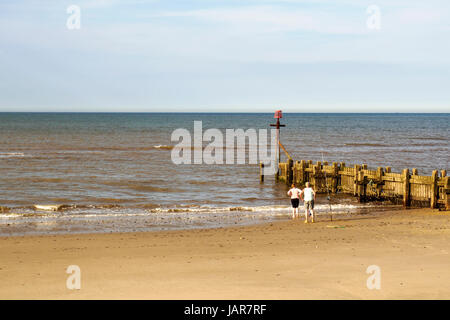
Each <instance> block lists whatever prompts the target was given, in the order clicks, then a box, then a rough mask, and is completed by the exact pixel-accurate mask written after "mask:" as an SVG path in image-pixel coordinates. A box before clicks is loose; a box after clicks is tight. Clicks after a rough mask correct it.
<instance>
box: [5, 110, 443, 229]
mask: <svg viewBox="0 0 450 320" xmlns="http://www.w3.org/2000/svg"><path fill="white" fill-rule="evenodd" d="M193 121H202V122H203V130H206V129H208V128H218V129H221V130H224V129H226V128H230V129H237V128H242V129H247V128H255V129H263V128H266V129H267V128H269V126H268V125H269V123H273V122H274V119H273V114H253V113H252V114H248V113H246V114H216V113H214V114H213V113H209V114H201V113H178V114H177V113H175V114H172V113H170V114H169V113H143V114H135V113H133V114H130V113H0V137H1V138H0V172H1V179H0V205H1V206H6V207H9V208H10V211H9V212H8V213H3V214H1V215H0V235H13V234H24V233H47V232H50V233H64V232H93V231H94V232H95V231H98V232H111V231H133V230H154V229H165V228H190V227H205V226H207V227H208V226H213V227H214V226H223V225H228V224H244V223H251V222H254V221H261V220H271V219H284V218H288V217H289V209H288V205H289V203H288V199H287V198H286V196H285V194H286V188H285V186H283V185H277V184H275V183H274V182H273V178H266V182H265V183H264V184H260V183H259V180H258V172H259V169H258V167H257V166H256V165H174V164H173V163H172V161H171V150H170V147H171V146H173V145H174V144H176V143H175V142H171V141H170V137H171V133H172V132H173V130H175V129H176V128H186V129H188V130H189V131H191V132H193ZM282 122H283V123H284V124H286V128H283V129H282V133H281V139H282V142H283V144H284V145H285V146H286V148H287V149H288V150H289V152H290V153H291V155H292V156H293V158H294V159H295V160H300V159H306V160H309V159H311V160H313V161H323V160H325V161H329V162H333V161H337V162H342V161H343V162H346V163H347V164H357V163H359V164H362V163H367V164H368V165H369V167H374V168H375V167H377V166H387V165H390V166H392V168H393V171H401V170H402V169H404V168H410V169H411V168H417V169H418V170H419V173H420V174H426V175H430V174H431V172H432V170H434V169H439V170H440V169H447V170H448V169H449V154H450V143H449V142H450V114H285V115H284V118H283V119H282ZM35 204H64V205H66V207H65V209H64V210H62V211H59V212H56V213H49V212H42V211H38V210H35V209H34V208H33V205H35ZM358 206H359V205H358V204H356V203H355V201H354V200H353V199H349V198H344V197H335V198H334V202H333V203H332V207H331V209H332V210H334V211H336V212H338V211H346V212H349V211H350V212H351V211H352V210H357V209H360V208H359V207H358ZM329 210H330V206H329V205H328V202H327V201H326V200H325V199H321V200H320V199H319V204H318V211H319V213H320V212H321V211H323V212H328V211H329Z"/></svg>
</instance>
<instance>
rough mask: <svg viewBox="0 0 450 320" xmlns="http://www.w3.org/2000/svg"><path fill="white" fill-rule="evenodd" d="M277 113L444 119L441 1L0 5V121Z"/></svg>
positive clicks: (446, 74)
mask: <svg viewBox="0 0 450 320" xmlns="http://www.w3.org/2000/svg"><path fill="white" fill-rule="evenodd" d="M71 4H75V5H78V6H80V8H81V29H80V30H68V29H67V27H66V21H67V18H68V17H69V14H67V12H66V9H67V7H68V6H69V5H71ZM369 5H377V6H378V7H379V8H380V10H381V29H380V30H370V29H368V28H367V26H366V21H367V19H368V16H369V15H368V13H367V12H366V9H367V7H368V6H369ZM278 108H281V109H283V110H284V111H285V112H449V111H450V2H449V1H447V0H431V1H415V0H398V1H395V0H371V1H366V0H343V1H333V0H317V1H314V0H305V1H301V0H298V1H296V0H278V1H275V0H274V1H270V0H267V1H256V0H254V1H251V0H239V1H237V0H226V1H216V0H197V1H187V0H185V1H181V0H178V1H171V0H166V1H157V0H149V1H146V0H129V1H127V0H102V1H100V0H99V1H95V0H91V1H88V0H79V1H78V0H71V1H65V0H61V1H56V0H52V1H51V0H39V1H38V0H36V1H32V0H29V1H26V0H25V1H22V0H2V1H1V2H0V111H99V112H103V111H113V112H114V111H125V112H126V111H136V112H160V111H161V112H164V111H182V112H183V111H185V112H193V111H199V112H202V111H208V112H213V111H217V112H253V111H254V112H264V111H273V110H275V109H278Z"/></svg>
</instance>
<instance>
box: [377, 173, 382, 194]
mask: <svg viewBox="0 0 450 320" xmlns="http://www.w3.org/2000/svg"><path fill="white" fill-rule="evenodd" d="M382 188H383V167H378V168H377V198H380V197H381V192H382Z"/></svg>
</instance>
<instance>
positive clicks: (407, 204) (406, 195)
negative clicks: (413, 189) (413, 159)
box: [402, 169, 410, 207]
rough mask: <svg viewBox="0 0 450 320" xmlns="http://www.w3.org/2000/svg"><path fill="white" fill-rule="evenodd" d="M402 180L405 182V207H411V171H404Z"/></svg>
mask: <svg viewBox="0 0 450 320" xmlns="http://www.w3.org/2000/svg"><path fill="white" fill-rule="evenodd" d="M402 180H403V206H404V207H409V204H410V197H409V189H410V185H409V169H404V170H403V172H402Z"/></svg>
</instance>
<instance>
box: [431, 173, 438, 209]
mask: <svg viewBox="0 0 450 320" xmlns="http://www.w3.org/2000/svg"><path fill="white" fill-rule="evenodd" d="M431 180H432V185H431V199H430V207H431V209H434V208H436V205H437V180H438V171H437V170H433V173H432V174H431Z"/></svg>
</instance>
